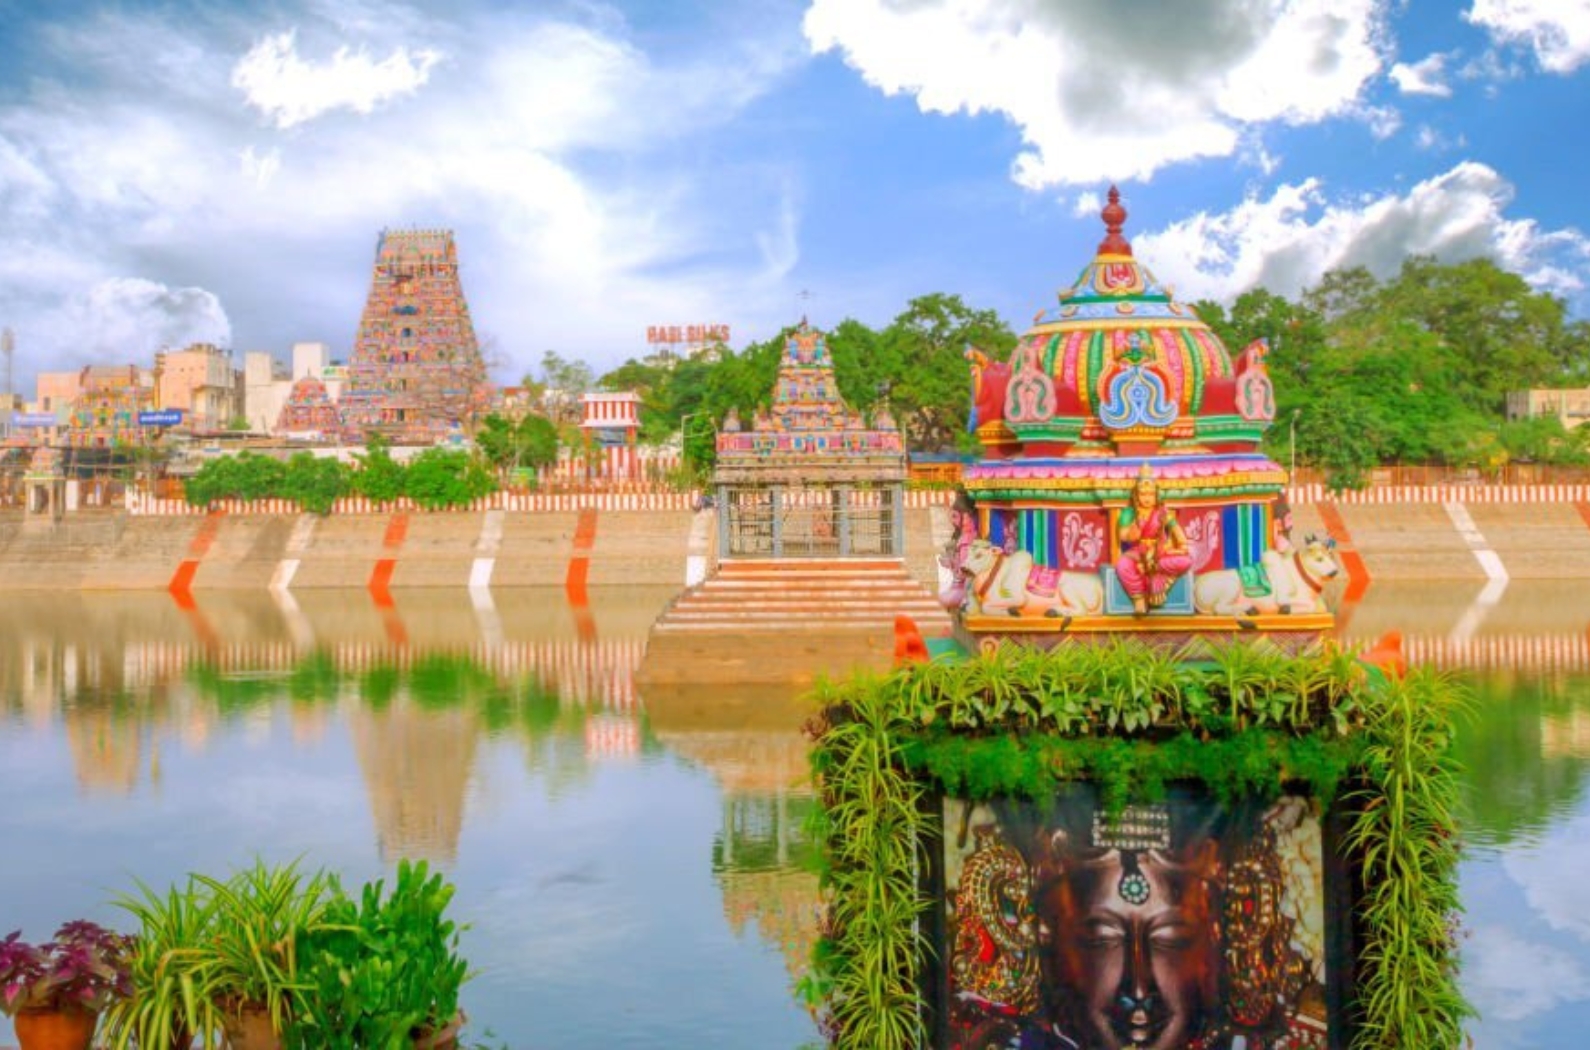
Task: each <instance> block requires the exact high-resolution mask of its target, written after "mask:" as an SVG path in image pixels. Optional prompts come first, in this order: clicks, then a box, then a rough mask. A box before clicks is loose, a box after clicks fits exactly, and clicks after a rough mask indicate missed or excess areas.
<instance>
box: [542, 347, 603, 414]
mask: <svg viewBox="0 0 1590 1050" xmlns="http://www.w3.org/2000/svg"><path fill="white" fill-rule="evenodd" d="M526 378H527V380H528V378H529V377H526ZM540 382H541V385H542V387H543V388H544V389H545V391H546V394H547V397H548V400H549V402H550V403H549V404H548V405H547V406H546V409H547V413H548V414H549V415H550V416H552V419H553V422H555V423H561V424H567V423H578V422H579V421H580V398H582V397H583V396H584V395H585V394H587V393H589V392H590V389H591V386H592V384H593V382H594V377H593V375H592V373H591V366H590V365H588V364H586V363H585V362H584V361H570V360H566V359H565V358H564V357H563V355H562V354H559V353H558V352H557V351H555V350H548V351H547V352H546V353H545V354H542V355H541V380H540Z"/></svg>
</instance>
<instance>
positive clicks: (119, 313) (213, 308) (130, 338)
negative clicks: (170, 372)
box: [61, 277, 232, 364]
mask: <svg viewBox="0 0 1590 1050" xmlns="http://www.w3.org/2000/svg"><path fill="white" fill-rule="evenodd" d="M61 320H62V322H63V323H64V324H65V325H66V326H68V328H69V331H70V333H71V337H72V338H75V339H77V340H79V345H80V347H81V349H82V350H84V351H86V352H87V353H88V354H89V355H90V357H91V359H93V360H97V361H101V362H104V363H114V364H123V363H126V362H129V361H134V362H141V363H145V364H148V363H150V362H151V361H152V359H153V355H154V352H155V351H156V350H160V349H162V348H164V347H173V348H176V347H183V346H186V345H188V344H189V343H201V342H202V343H215V344H217V345H219V346H228V345H230V344H231V341H232V326H231V323H230V322H229V321H228V320H227V318H226V311H225V310H223V309H222V308H221V303H220V300H218V299H217V298H216V297H215V295H214V294H213V293H211V292H207V291H205V290H204V289H203V288H168V287H166V286H165V285H163V284H158V283H156V282H154V281H148V280H144V279H143V278H140V277H113V278H110V279H109V280H104V281H100V282H99V283H98V284H96V285H94V286H93V287H92V288H90V289H89V290H88V292H87V294H85V295H82V296H79V297H76V298H74V299H72V300H70V301H69V302H68V303H67V304H66V306H65V309H64V311H63V316H62V318H61ZM63 334H65V333H63Z"/></svg>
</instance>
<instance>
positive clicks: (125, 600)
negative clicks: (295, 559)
mask: <svg viewBox="0 0 1590 1050" xmlns="http://www.w3.org/2000/svg"><path fill="white" fill-rule="evenodd" d="M1478 590H1479V588H1478V587H1466V588H1464V587H1457V586H1452V587H1433V588H1432V587H1417V588H1401V589H1398V588H1395V587H1380V588H1377V589H1372V590H1371V593H1370V595H1369V596H1368V598H1367V599H1366V601H1365V602H1364V604H1363V605H1361V606H1360V607H1358V608H1357V609H1355V610H1351V611H1350V613H1349V614H1348V615H1347V616H1346V617H1345V619H1346V620H1347V621H1348V626H1347V629H1346V632H1347V634H1348V635H1349V637H1354V638H1370V637H1373V636H1375V635H1376V634H1378V633H1379V632H1380V631H1381V630H1384V629H1386V628H1387V627H1389V626H1398V627H1401V628H1402V629H1403V630H1404V632H1405V633H1406V634H1407V635H1408V644H1409V648H1410V650H1412V651H1413V652H1415V653H1416V654H1423V655H1426V656H1428V657H1429V658H1432V659H1438V660H1441V661H1443V662H1446V663H1447V664H1449V665H1456V664H1460V663H1468V664H1470V665H1473V666H1472V667H1471V669H1470V670H1468V671H1466V672H1464V673H1465V674H1466V675H1467V676H1469V677H1470V679H1471V680H1472V681H1473V683H1474V685H1475V689H1476V711H1477V716H1476V718H1475V719H1474V721H1473V722H1472V723H1470V724H1469V725H1467V726H1465V728H1464V730H1463V733H1462V736H1461V740H1460V745H1461V751H1462V756H1463V759H1464V762H1465V765H1466V767H1467V772H1466V774H1465V799H1466V802H1467V804H1468V806H1469V809H1470V811H1471V816H1470V819H1469V822H1468V837H1469V849H1468V853H1467V856H1466V859H1465V861H1464V865H1463V869H1462V886H1463V894H1464V900H1465V903H1466V906H1467V909H1468V914H1467V916H1466V918H1465V922H1464V929H1465V935H1464V940H1463V952H1464V959H1465V977H1464V980H1465V985H1466V987H1467V990H1468V993H1469V995H1470V997H1471V998H1472V999H1473V1001H1474V1002H1475V1004H1476V1005H1477V1006H1478V1007H1479V1008H1480V1009H1481V1011H1482V1013H1483V1016H1482V1018H1481V1019H1480V1020H1478V1021H1476V1022H1475V1023H1474V1024H1473V1025H1472V1026H1471V1031H1472V1034H1473V1036H1474V1040H1475V1045H1476V1046H1477V1047H1480V1048H1481V1050H1491V1048H1511V1047H1520V1048H1523V1047H1545V1046H1560V1045H1564V1044H1563V1040H1562V1035H1563V1033H1564V1032H1570V1033H1572V1032H1581V1031H1585V1030H1590V905H1586V904H1584V903H1583V902H1582V898H1581V895H1580V892H1579V889H1580V885H1581V884H1582V883H1583V882H1584V879H1585V873H1586V872H1590V802H1587V794H1590V792H1587V788H1590V657H1587V652H1586V650H1587V649H1590V635H1587V632H1586V626H1587V625H1586V620H1587V619H1590V612H1585V611H1574V610H1575V609H1577V608H1579V607H1580V606H1581V603H1580V602H1576V601H1575V600H1574V598H1575V596H1574V595H1573V594H1572V592H1571V590H1568V589H1554V588H1549V587H1539V588H1534V589H1531V588H1526V587H1524V586H1523V585H1515V586H1514V587H1513V588H1511V589H1510V591H1509V592H1508V593H1507V594H1505V595H1504V596H1502V598H1501V599H1500V600H1495V597H1496V596H1494V595H1490V596H1486V597H1485V601H1484V602H1483V608H1480V609H1478V611H1476V608H1475V606H1476V604H1477V602H1476V595H1475V594H1473V593H1470V592H1477V591H1478ZM668 597H669V592H667V591H661V592H649V591H641V592H631V591H626V592H624V593H623V594H622V595H603V594H598V595H596V603H595V606H594V609H593V610H592V614H591V615H589V616H582V617H576V616H574V615H573V614H572V613H571V612H570V611H569V610H568V609H567V607H566V605H565V604H564V602H563V599H562V595H561V592H552V591H548V592H544V593H543V592H538V591H517V592H503V593H499V594H498V595H496V597H495V603H494V604H488V605H482V606H479V607H477V606H476V605H473V604H471V602H470V599H469V597H468V595H467V594H460V593H454V592H439V593H437V594H434V595H433V594H423V595H413V596H400V597H399V604H398V608H397V609H396V610H381V609H378V608H376V607H375V606H374V605H373V604H372V603H371V602H370V601H369V599H368V597H367V596H366V595H364V594H363V593H346V594H344V593H326V594H315V593H304V594H299V595H297V596H296V600H295V601H291V602H288V603H286V604H285V606H284V605H278V604H276V603H275V602H273V601H272V600H271V599H270V598H269V597H268V596H264V595H247V596H235V597H225V598H220V597H216V598H210V597H206V598H204V599H203V601H202V602H201V605H200V607H199V609H198V610H196V611H188V612H184V611H183V610H181V609H178V608H177V607H176V606H175V604H174V603H172V602H171V601H170V600H169V599H168V598H166V597H165V596H164V595H105V596H83V597H77V596H70V597H48V598H46V597H37V596H23V597H15V598H8V599H7V601H6V603H5V605H4V606H3V607H0V800H3V802H0V933H4V932H5V931H7V930H9V929H11V928H13V927H17V926H21V927H23V928H24V930H25V932H26V935H27V936H29V937H30V938H43V937H46V936H48V934H49V933H50V932H51V931H52V930H53V929H54V927H55V926H56V925H57V924H58V923H60V922H61V921H63V920H66V919H70V918H76V917H87V918H91V919H95V920H98V921H101V922H105V923H107V924H111V925H121V926H123V927H125V926H126V921H125V919H124V918H123V916H122V915H121V914H120V913H119V912H118V911H117V910H116V909H115V908H114V907H113V906H111V905H110V903H109V902H110V900H111V899H112V898H113V897H114V896H115V895H116V894H117V893H120V892H124V891H127V890H130V889H131V888H132V887H133V885H134V883H133V880H134V879H135V878H137V879H142V880H144V881H145V882H148V883H150V884H152V885H154V886H158V887H163V886H165V885H166V884H168V883H170V882H171V881H173V880H175V879H178V878H180V877H181V876H182V875H184V874H185V873H186V872H188V871H190V870H198V871H204V872H210V873H215V874H223V873H225V872H227V871H229V870H231V869H233V868H235V867H238V866H241V865H244V864H247V863H249V862H250V861H251V860H252V859H253V858H254V857H255V856H256V855H260V856H263V857H265V858H266V859H267V860H271V861H287V860H291V859H293V858H295V857H301V858H303V860H304V862H305V863H307V864H312V865H316V866H319V865H324V866H326V867H329V868H332V869H335V870H337V871H339V872H341V873H342V875H343V877H344V879H345V880H346V881H347V882H349V883H354V884H356V883H358V882H360V881H363V880H364V879H366V878H373V877H377V876H379V875H381V874H383V873H384V872H386V871H388V870H389V869H390V867H391V865H392V864H394V863H395V862H396V860H397V858H398V857H401V856H410V857H425V858H428V859H430V860H431V861H432V862H433V863H437V864H440V865H441V866H442V867H443V868H444V869H445V870H446V871H447V873H448V875H449V877H450V878H451V879H452V880H453V881H454V883H455V884H456V885H457V887H458V895H457V897H456V898H455V908H456V910H457V912H458V917H459V918H460V919H462V920H463V921H466V922H468V923H470V924H471V929H470V930H469V931H468V933H467V934H466V936H465V941H464V949H465V953H466V955H467V956H468V957H469V959H470V961H471V963H472V964H473V966H474V967H475V968H476V969H477V970H478V971H479V974H478V976H477V977H476V978H475V979H474V980H473V981H471V982H470V983H469V984H468V985H467V986H466V988H465V995H464V1005H465V1009H466V1010H467V1011H468V1013H469V1015H470V1017H471V1024H470V1028H469V1032H470V1035H471V1036H472V1037H473V1038H475V1039H480V1040H482V1041H484V1042H487V1043H489V1044H490V1045H493V1046H497V1045H504V1044H505V1045H507V1046H511V1047H514V1048H516V1050H517V1048H531V1050H533V1048H551V1050H562V1048H580V1047H611V1046H624V1047H629V1048H638V1047H659V1048H661V1047H683V1046H690V1047H726V1048H738V1047H757V1048H787V1050H795V1048H797V1047H801V1046H803V1045H806V1044H809V1043H815V1042H816V1041H817V1039H818V1036H817V1033H816V1030H815V1028H814V1026H813V1024H812V1022H811V1020H810V1018H809V1017H808V1016H807V1014H806V1012H805V1010H804V1009H803V1008H802V1007H801V1006H800V1005H799V1004H798V1003H797V1001H796V999H795V997H794V995H793V992H792V984H793V981H794V979H795V976H796V975H797V974H798V973H799V970H800V966H801V963H802V960H803V959H804V957H805V954H806V950H807V947H808V946H809V944H810V942H811V939H812V938H813V936H814V935H815V929H814V905H815V901H816V882H815V877H814V876H812V875H811V874H809V872H808V871H807V870H806V868H805V866H804V864H803V861H804V859H805V858H806V856H807V854H808V851H809V848H810V847H809V845H808V844H807V843H806V842H805V840H804V838H803V836H802V834H801V821H802V819H803V818H804V816H805V814H806V812H807V811H808V810H809V808H810V806H811V800H810V798H809V796H808V795H807V794H806V793H805V790H804V776H805V750H804V743H803V741H802V738H801V737H800V735H799V733H798V731H797V727H798V726H799V724H800V722H801V720H802V718H803V717H804V716H805V714H806V709H805V707H804V705H803V704H802V703H801V701H800V700H799V699H798V698H797V697H796V695H795V694H794V691H792V690H784V691H773V692H768V691H751V690H746V689H732V688H725V687H710V688H706V687H702V688H692V689H689V690H683V689H678V688H671V689H663V688H653V689H651V690H647V689H646V688H644V687H641V686H637V685H636V669H637V667H638V666H639V665H640V663H641V659H642V655H643V652H644V639H645V631H646V627H647V626H648V625H649V623H650V622H651V620H652V618H653V617H654V616H655V615H656V614H657V613H658V612H659V611H660V609H661V608H662V606H663V604H664V603H665V602H666V601H667V599H668ZM1410 625H1422V628H1423V629H1415V626H1410ZM313 652H322V653H325V654H328V655H326V656H324V657H320V658H311V657H309V655H308V654H310V653H313ZM10 1037H11V1032H10V1029H9V1026H8V1025H6V1024H5V1023H4V1022H3V1021H0V1045H3V1044H5V1043H7V1042H9V1041H10Z"/></svg>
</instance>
